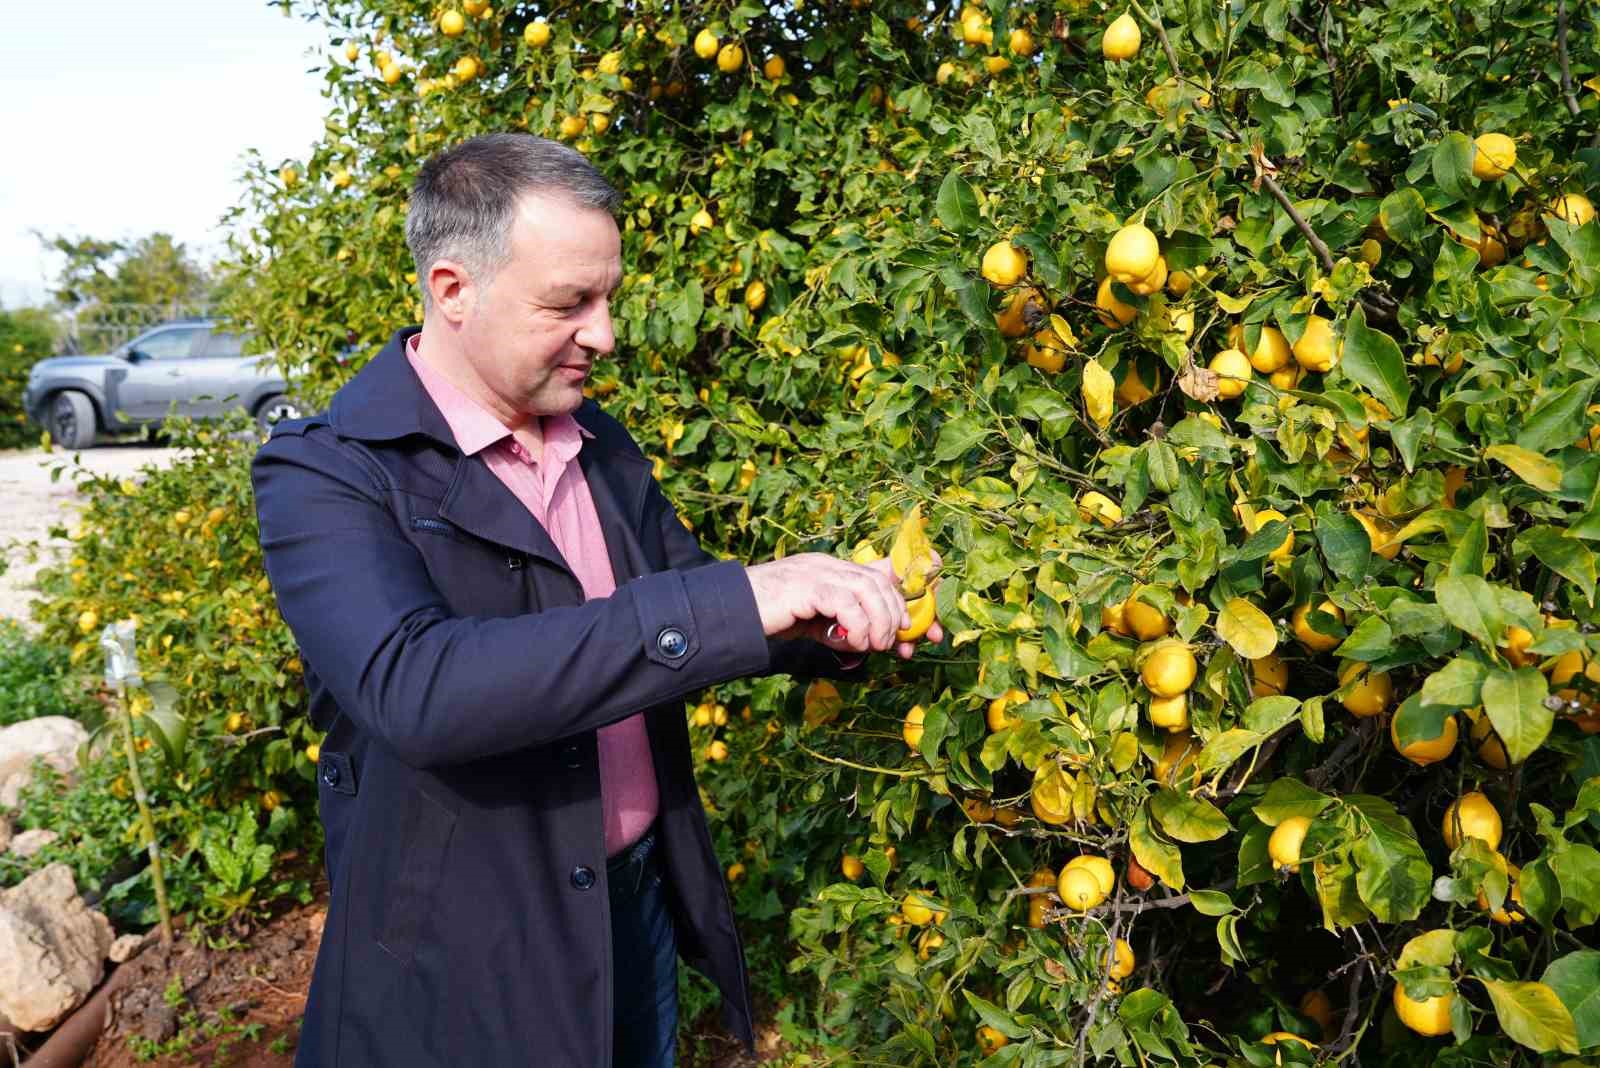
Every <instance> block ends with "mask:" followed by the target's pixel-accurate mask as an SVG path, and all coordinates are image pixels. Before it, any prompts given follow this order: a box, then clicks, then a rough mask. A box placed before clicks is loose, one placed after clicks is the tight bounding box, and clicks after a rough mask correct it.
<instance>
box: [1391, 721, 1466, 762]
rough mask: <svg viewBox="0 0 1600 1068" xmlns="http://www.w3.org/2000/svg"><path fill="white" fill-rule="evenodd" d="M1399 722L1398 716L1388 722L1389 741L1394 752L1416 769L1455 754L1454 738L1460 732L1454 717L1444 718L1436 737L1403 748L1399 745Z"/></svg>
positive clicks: (1420, 740)
mask: <svg viewBox="0 0 1600 1068" xmlns="http://www.w3.org/2000/svg"><path fill="white" fill-rule="evenodd" d="M1399 722H1400V717H1399V716H1396V717H1395V718H1394V719H1391V720H1390V721H1389V741H1390V742H1391V743H1392V744H1393V745H1394V748H1395V752H1397V753H1399V754H1400V755H1401V756H1403V757H1405V758H1406V759H1407V760H1409V761H1411V763H1413V764H1415V765H1417V766H1418V767H1427V766H1428V765H1429V764H1437V763H1438V762H1439V761H1441V760H1443V759H1444V758H1445V757H1447V756H1449V755H1450V754H1451V753H1453V752H1455V748H1456V736H1457V734H1458V733H1459V732H1460V728H1459V727H1457V726H1456V717H1454V716H1446V717H1444V726H1443V727H1441V728H1440V729H1439V734H1438V735H1437V736H1436V737H1433V738H1422V739H1419V740H1417V741H1415V742H1412V743H1411V744H1410V745H1408V746H1404V747H1402V746H1401V745H1400V730H1399V727H1398V724H1399Z"/></svg>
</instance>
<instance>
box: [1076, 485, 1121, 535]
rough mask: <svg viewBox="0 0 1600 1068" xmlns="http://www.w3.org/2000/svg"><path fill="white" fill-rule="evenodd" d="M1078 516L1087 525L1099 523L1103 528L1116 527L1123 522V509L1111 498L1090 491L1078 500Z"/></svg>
mask: <svg viewBox="0 0 1600 1068" xmlns="http://www.w3.org/2000/svg"><path fill="white" fill-rule="evenodd" d="M1078 515H1079V516H1080V517H1082V519H1083V521H1084V522H1086V523H1099V524H1100V525H1101V526H1103V527H1114V526H1116V525H1117V524H1118V523H1120V522H1122V509H1121V508H1119V507H1117V504H1116V502H1115V501H1113V500H1112V499H1111V498H1109V497H1107V496H1106V495H1105V494H1104V493H1100V492H1098V491H1096V490H1090V491H1089V492H1088V493H1085V494H1084V495H1083V496H1082V497H1079V498H1078Z"/></svg>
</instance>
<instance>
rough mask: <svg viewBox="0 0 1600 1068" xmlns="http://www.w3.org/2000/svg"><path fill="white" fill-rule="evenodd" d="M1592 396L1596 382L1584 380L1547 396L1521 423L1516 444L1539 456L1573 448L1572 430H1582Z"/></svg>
mask: <svg viewBox="0 0 1600 1068" xmlns="http://www.w3.org/2000/svg"><path fill="white" fill-rule="evenodd" d="M1593 392H1594V381H1593V380H1592V379H1584V380H1583V381H1581V382H1574V383H1573V384H1572V385H1570V386H1568V387H1567V388H1565V389H1558V390H1556V391H1555V392H1554V393H1550V394H1547V395H1546V396H1545V398H1544V399H1543V400H1541V401H1540V402H1539V403H1538V404H1537V405H1535V406H1534V408H1533V410H1532V411H1530V412H1528V415H1527V418H1526V419H1524V420H1523V421H1522V429H1521V430H1520V431H1519V432H1518V433H1517V444H1518V445H1519V446H1521V447H1522V448H1524V449H1530V450H1532V451H1533V452H1540V453H1543V452H1549V451H1550V450H1551V449H1555V448H1562V447H1565V446H1567V445H1571V444H1572V439H1573V438H1574V437H1575V435H1574V434H1573V432H1572V428H1573V427H1582V426H1583V423H1584V419H1583V409H1584V408H1585V407H1586V406H1587V405H1588V403H1589V395H1590V394H1591V393H1593Z"/></svg>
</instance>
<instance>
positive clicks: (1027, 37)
mask: <svg viewBox="0 0 1600 1068" xmlns="http://www.w3.org/2000/svg"><path fill="white" fill-rule="evenodd" d="M1006 45H1007V46H1008V47H1009V48H1010V49H1011V51H1012V52H1014V53H1015V54H1017V55H1019V56H1031V55H1033V50H1034V48H1035V47H1036V46H1035V44H1034V41H1033V34H1031V33H1029V32H1028V31H1027V30H1026V29H1024V28H1023V27H1021V26H1018V27H1017V28H1016V29H1014V30H1012V31H1011V36H1010V37H1009V38H1008V39H1007V40H1006Z"/></svg>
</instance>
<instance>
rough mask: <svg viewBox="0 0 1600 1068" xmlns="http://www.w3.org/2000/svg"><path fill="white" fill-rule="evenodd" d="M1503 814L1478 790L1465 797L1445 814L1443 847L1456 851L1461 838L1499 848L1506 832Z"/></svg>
mask: <svg viewBox="0 0 1600 1068" xmlns="http://www.w3.org/2000/svg"><path fill="white" fill-rule="evenodd" d="M1503 829H1504V828H1503V827H1502V825H1501V823H1500V812H1499V810H1498V809H1496V808H1495V807H1494V803H1493V802H1492V801H1490V800H1489V799H1488V798H1487V797H1485V796H1484V795H1483V793H1482V792H1481V791H1479V790H1474V791H1472V792H1471V793H1467V794H1462V795H1461V796H1460V797H1459V798H1458V799H1456V800H1455V801H1452V802H1450V807H1449V808H1447V809H1445V813H1444V827H1443V833H1444V844H1445V845H1447V846H1449V847H1450V848H1451V849H1455V848H1456V847H1457V846H1459V845H1460V844H1461V839H1462V838H1477V839H1479V840H1481V841H1482V842H1483V843H1484V844H1486V845H1487V846H1488V847H1489V848H1490V849H1498V848H1500V835H1501V832H1502V831H1503Z"/></svg>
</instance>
